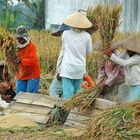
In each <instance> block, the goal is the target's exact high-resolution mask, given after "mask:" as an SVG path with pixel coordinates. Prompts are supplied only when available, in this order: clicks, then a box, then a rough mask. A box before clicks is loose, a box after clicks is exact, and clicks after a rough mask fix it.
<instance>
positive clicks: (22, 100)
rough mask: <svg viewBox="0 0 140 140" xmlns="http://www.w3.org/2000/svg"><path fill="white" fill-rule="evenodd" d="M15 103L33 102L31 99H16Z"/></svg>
mask: <svg viewBox="0 0 140 140" xmlns="http://www.w3.org/2000/svg"><path fill="white" fill-rule="evenodd" d="M16 102H17V103H25V104H31V103H32V102H33V100H31V99H17V100H16Z"/></svg>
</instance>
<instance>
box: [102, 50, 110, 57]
mask: <svg viewBox="0 0 140 140" xmlns="http://www.w3.org/2000/svg"><path fill="white" fill-rule="evenodd" d="M102 52H103V53H104V54H106V55H107V56H109V57H111V55H112V50H111V49H109V48H103V49H102Z"/></svg>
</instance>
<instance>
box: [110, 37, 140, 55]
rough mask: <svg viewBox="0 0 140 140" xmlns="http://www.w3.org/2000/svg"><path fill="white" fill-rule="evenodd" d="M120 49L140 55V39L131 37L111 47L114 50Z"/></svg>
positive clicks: (114, 43)
mask: <svg viewBox="0 0 140 140" xmlns="http://www.w3.org/2000/svg"><path fill="white" fill-rule="evenodd" d="M119 47H122V48H124V49H126V50H130V51H133V52H136V53H140V37H138V36H130V37H128V38H126V39H124V40H122V41H116V42H113V43H112V45H111V48H112V50H113V49H117V48H119Z"/></svg>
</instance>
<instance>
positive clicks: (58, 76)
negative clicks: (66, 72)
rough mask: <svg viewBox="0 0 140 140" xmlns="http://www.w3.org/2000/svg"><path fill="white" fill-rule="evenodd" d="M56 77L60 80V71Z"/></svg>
mask: <svg viewBox="0 0 140 140" xmlns="http://www.w3.org/2000/svg"><path fill="white" fill-rule="evenodd" d="M56 78H57V80H59V81H61V80H62V77H61V76H60V73H57V75H56Z"/></svg>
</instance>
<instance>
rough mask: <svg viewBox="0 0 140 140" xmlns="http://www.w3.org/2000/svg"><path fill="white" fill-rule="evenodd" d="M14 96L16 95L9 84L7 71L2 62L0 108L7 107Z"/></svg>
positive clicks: (0, 62)
mask: <svg viewBox="0 0 140 140" xmlns="http://www.w3.org/2000/svg"><path fill="white" fill-rule="evenodd" d="M15 95H16V93H15V92H14V90H13V87H12V85H11V83H10V76H9V74H8V69H7V67H6V66H5V65H4V62H3V61H0V107H3V108H6V107H8V105H9V104H8V103H9V102H11V101H12V100H13V98H14V97H15ZM7 102H8V103H7Z"/></svg>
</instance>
